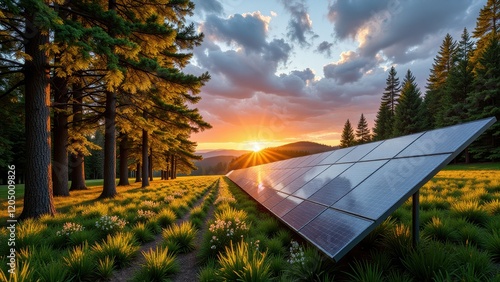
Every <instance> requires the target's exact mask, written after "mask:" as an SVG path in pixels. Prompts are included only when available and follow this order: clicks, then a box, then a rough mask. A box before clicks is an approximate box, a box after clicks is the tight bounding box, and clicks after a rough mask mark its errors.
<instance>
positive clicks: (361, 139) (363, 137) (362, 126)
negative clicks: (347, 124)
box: [356, 114, 371, 144]
mask: <svg viewBox="0 0 500 282" xmlns="http://www.w3.org/2000/svg"><path fill="white" fill-rule="evenodd" d="M370 140H371V136H370V129H369V128H368V122H366V119H365V116H364V115H363V114H361V117H360V118H359V122H358V128H357V129H356V142H357V143H358V144H365V143H368V142H370Z"/></svg>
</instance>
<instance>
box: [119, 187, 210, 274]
mask: <svg viewBox="0 0 500 282" xmlns="http://www.w3.org/2000/svg"><path fill="white" fill-rule="evenodd" d="M212 189H218V187H216V186H214V187H213V188H211V189H209V190H208V191H207V192H206V193H205V194H204V195H203V196H202V197H201V198H200V199H199V200H198V201H197V202H196V203H195V204H194V205H193V207H196V206H198V205H200V204H201V203H203V200H204V199H205V197H206V196H207V195H209V194H210V193H211V192H212ZM213 210H214V206H213V205H211V206H210V209H209V211H208V212H207V220H208V218H209V217H211V216H212V214H213ZM189 216H190V212H187V213H186V214H185V215H184V216H183V217H182V218H180V219H178V220H176V222H175V224H178V225H179V224H181V223H183V222H185V221H188V220H189ZM206 229H207V226H206V225H205V226H203V228H202V229H201V230H199V231H198V236H197V238H196V245H197V246H200V244H201V240H203V233H204V232H205V231H206ZM162 242H163V237H162V234H161V233H160V234H158V235H156V237H155V239H154V241H151V242H148V243H146V244H144V245H141V247H140V249H139V252H138V255H137V257H136V258H135V259H134V260H133V261H132V262H131V264H130V266H129V267H126V268H122V269H120V270H117V271H115V273H114V275H113V277H112V278H111V279H110V281H111V282H127V281H131V280H132V278H133V277H134V274H135V273H136V272H137V271H138V270H139V269H140V268H141V265H142V264H143V263H144V256H143V255H142V252H147V251H149V250H151V249H154V248H156V246H160V245H161V244H162ZM197 249H198V247H197ZM197 249H195V250H193V251H192V252H189V253H187V254H180V255H177V261H178V262H179V265H180V266H181V267H180V272H179V273H178V274H177V275H176V276H175V277H173V279H174V280H173V281H196V278H197V275H198V267H197V265H196V253H197V252H196V250H197Z"/></svg>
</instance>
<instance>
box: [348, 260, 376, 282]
mask: <svg viewBox="0 0 500 282" xmlns="http://www.w3.org/2000/svg"><path fill="white" fill-rule="evenodd" d="M350 266H351V271H350V272H346V274H347V276H349V277H350V278H351V280H352V281H370V282H372V281H373V282H376V281H385V279H384V273H383V271H382V268H381V267H380V266H379V265H378V264H376V263H369V262H367V261H364V262H359V261H354V263H353V264H351V265H350Z"/></svg>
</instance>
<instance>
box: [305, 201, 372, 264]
mask: <svg viewBox="0 0 500 282" xmlns="http://www.w3.org/2000/svg"><path fill="white" fill-rule="evenodd" d="M372 224H373V221H369V220H364V219H361V218H358V217H355V216H351V215H348V214H345V213H342V212H339V211H335V210H332V209H327V210H325V211H324V212H323V213H322V214H321V215H319V216H318V217H316V218H315V219H313V220H312V221H311V222H309V223H308V224H307V225H305V226H304V227H302V229H300V230H299V233H300V234H302V235H303V236H304V237H305V238H307V239H308V240H309V241H310V242H312V243H313V244H314V245H316V246H317V247H318V248H320V249H321V250H323V252H325V253H326V254H328V255H329V256H330V257H332V258H335V259H337V260H338V259H339V258H340V257H342V254H341V252H342V251H343V250H345V248H346V247H347V246H349V245H350V244H352V243H353V242H354V240H355V239H356V238H357V237H358V236H359V235H360V234H362V233H363V231H364V230H366V229H367V228H368V227H370V225H372Z"/></svg>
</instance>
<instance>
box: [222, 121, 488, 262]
mask: <svg viewBox="0 0 500 282" xmlns="http://www.w3.org/2000/svg"><path fill="white" fill-rule="evenodd" d="M495 121H496V119H495V118H494V117H493V118H488V119H483V120H478V121H474V122H469V123H464V124H460V125H456V126H450V127H446V128H442V129H437V130H431V131H427V132H422V133H417V134H412V135H407V136H402V137H398V138H394V139H388V140H384V141H378V142H372V143H368V144H364V145H358V146H354V147H349V148H344V149H339V150H335V151H329V152H325V153H319V154H314V155H309V156H304V157H299V158H293V159H288V160H284V161H279V162H274V163H269V164H264V165H260V166H254V167H250V168H245V169H239V170H234V171H231V172H229V173H228V174H227V176H228V177H229V178H230V179H231V180H232V181H233V182H234V183H236V184H237V185H238V186H240V187H241V188H242V189H243V190H245V191H246V192H247V193H248V194H249V195H250V196H252V197H253V198H254V199H255V200H257V201H258V202H259V203H261V204H262V205H263V206H264V207H265V208H267V209H268V210H269V211H270V212H271V213H273V214H274V215H276V216H277V217H278V218H279V219H280V220H281V221H282V222H284V223H285V224H287V225H288V226H290V227H291V228H292V229H294V230H295V231H297V232H298V233H299V234H300V235H301V236H303V237H304V238H305V239H307V240H308V241H309V242H311V243H312V244H314V245H315V246H316V247H318V248H319V249H320V250H322V251H323V252H324V253H325V254H327V255H328V256H330V257H331V258H332V259H335V260H337V261H338V260H339V259H340V258H341V257H342V256H344V255H345V254H346V253H347V252H348V251H349V250H351V249H352V248H353V247H354V246H355V245H356V244H357V243H359V242H360V241H361V240H362V239H363V238H364V237H365V236H366V235H367V234H368V233H369V232H370V231H371V230H373V229H374V228H375V227H376V226H378V225H379V224H380V223H381V222H383V221H384V220H385V219H386V218H387V217H388V216H389V215H390V214H391V213H392V212H393V211H394V210H395V209H397V208H398V207H399V206H400V205H401V204H403V203H404V201H405V200H406V199H408V197H410V196H411V195H412V194H414V193H415V192H416V191H417V190H418V189H419V188H420V187H421V186H422V185H423V184H425V183H426V182H427V181H428V180H429V179H431V178H432V177H433V176H434V175H435V174H436V173H437V172H438V171H439V170H441V168H443V167H444V166H445V165H446V164H448V163H449V162H450V161H451V160H453V159H454V158H455V157H456V156H457V155H458V154H459V153H460V152H461V151H463V150H464V149H465V148H466V146H468V145H469V144H470V143H471V142H472V141H473V140H474V139H476V138H477V137H478V136H479V135H480V134H481V133H483V132H484V131H485V130H486V129H487V128H488V127H490V126H491V125H492V124H493V123H494V122H495Z"/></svg>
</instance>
